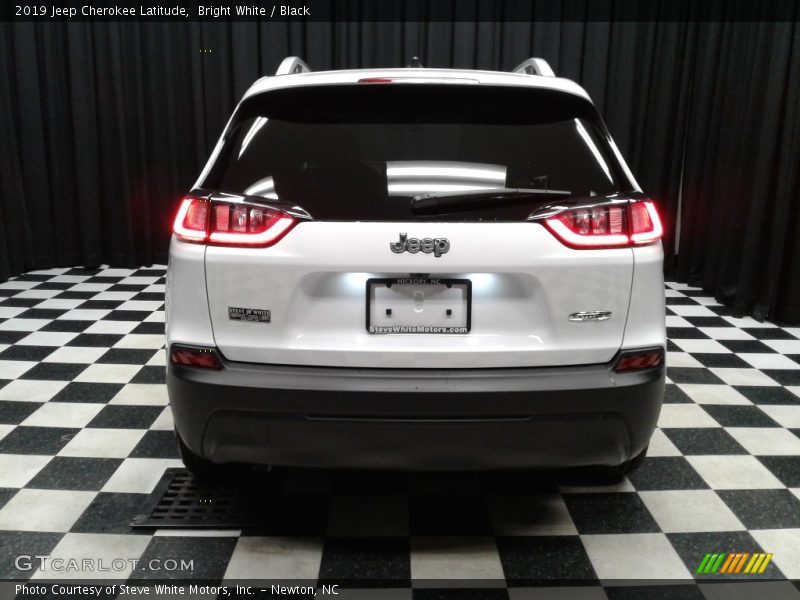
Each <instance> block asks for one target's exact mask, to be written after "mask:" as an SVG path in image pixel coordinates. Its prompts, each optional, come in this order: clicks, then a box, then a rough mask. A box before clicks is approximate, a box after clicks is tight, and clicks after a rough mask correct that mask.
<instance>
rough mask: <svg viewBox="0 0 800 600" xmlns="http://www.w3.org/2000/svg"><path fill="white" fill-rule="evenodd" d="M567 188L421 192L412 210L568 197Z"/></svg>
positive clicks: (432, 211)
mask: <svg viewBox="0 0 800 600" xmlns="http://www.w3.org/2000/svg"><path fill="white" fill-rule="evenodd" d="M571 195H572V192H570V191H567V190H544V189H537V188H496V189H491V190H473V191H468V192H445V193H442V194H420V195H418V196H414V197H413V198H412V199H411V210H412V212H413V213H414V214H417V215H438V214H441V213H447V212H455V211H460V210H474V209H481V208H492V207H496V206H504V205H507V204H511V203H516V202H524V201H525V200H527V199H528V198H531V197H532V196H536V197H537V198H567V197H569V196H571Z"/></svg>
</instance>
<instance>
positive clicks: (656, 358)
mask: <svg viewBox="0 0 800 600" xmlns="http://www.w3.org/2000/svg"><path fill="white" fill-rule="evenodd" d="M663 363H664V351H663V350H662V349H661V348H658V349H655V350H644V351H641V352H628V353H626V354H623V355H622V356H620V357H619V360H617V364H616V365H614V370H615V371H616V372H617V373H621V372H623V371H639V370H642V369H652V368H654V367H660V366H661V365H662V364H663Z"/></svg>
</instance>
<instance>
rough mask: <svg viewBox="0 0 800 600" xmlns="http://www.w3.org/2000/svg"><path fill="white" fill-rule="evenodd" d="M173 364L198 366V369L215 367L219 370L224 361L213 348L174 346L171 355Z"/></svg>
mask: <svg viewBox="0 0 800 600" xmlns="http://www.w3.org/2000/svg"><path fill="white" fill-rule="evenodd" d="M169 359H170V362H171V363H172V364H173V365H181V366H184V367H196V368H198V369H213V370H215V371H219V370H220V369H221V368H222V363H221V362H220V360H219V356H217V353H216V352H215V351H214V350H213V349H212V348H188V347H186V346H173V347H172V349H171V351H170V355H169Z"/></svg>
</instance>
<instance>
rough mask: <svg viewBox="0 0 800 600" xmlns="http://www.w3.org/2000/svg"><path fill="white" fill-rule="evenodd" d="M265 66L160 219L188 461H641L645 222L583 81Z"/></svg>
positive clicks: (656, 357) (648, 266)
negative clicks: (165, 220)
mask: <svg viewBox="0 0 800 600" xmlns="http://www.w3.org/2000/svg"><path fill="white" fill-rule="evenodd" d="M279 73H281V76H275V77H268V78H267V77H265V78H263V79H260V80H259V81H257V82H256V83H255V84H253V86H252V87H251V88H250V89H249V90H248V91H247V93H246V94H245V95H244V98H243V99H242V101H241V102H240V104H239V105H238V107H237V108H236V110H235V111H234V113H233V116H232V117H231V119H230V121H229V123H228V125H227V126H226V128H225V130H224V133H223V134H222V137H221V139H220V141H219V142H218V144H217V146H216V148H215V149H214V151H213V154H212V156H211V158H210V159H209V161H208V164H207V165H206V167H205V169H204V170H203V172H202V174H201V175H200V178H199V179H198V181H197V183H196V184H195V186H194V189H193V190H192V192H191V194H190V195H189V196H187V197H186V198H185V199H184V200H183V201H182V203H181V205H180V208H179V210H178V213H177V216H176V219H175V224H174V235H173V238H172V242H171V248H170V262H169V272H168V278H167V342H168V352H169V361H168V363H169V366H168V377H167V385H168V389H169V398H170V404H171V406H172V410H173V414H174V420H175V428H176V433H177V436H178V438H179V445H180V448H181V453H182V456H183V459H184V462H186V464H187V466H189V467H190V468H191V469H192V470H194V471H195V472H203V471H209V470H213V468H214V467H215V465H219V464H223V463H234V462H245V463H261V464H276V465H295V466H323V467H324V466H348V467H376V468H383V467H386V468H422V469H462V468H497V467H570V466H585V465H598V466H603V465H604V466H607V467H612V468H614V469H616V470H618V471H619V472H623V471H624V470H625V469H626V468H628V467H630V466H631V465H632V464H633V463H634V462H635V459H636V458H637V457H639V456H642V453H643V452H644V450H645V449H646V446H647V444H648V441H649V438H650V436H651V434H652V432H653V429H654V427H655V425H656V420H657V418H658V414H659V410H660V406H661V400H662V394H663V386H664V370H665V367H664V350H665V343H666V342H665V326H664V296H663V276H662V249H661V242H660V236H661V224H660V221H659V218H658V215H657V213H656V211H655V209H654V207H653V205H652V203H651V202H649V201H646V200H644V199H643V198H642V192H641V190H640V188H639V186H638V184H637V183H636V181H635V180H634V178H633V176H632V175H631V173H630V171H629V169H628V167H627V166H626V164H625V162H624V160H623V158H622V156H621V155H620V153H619V151H618V150H617V148H616V146H615V145H614V143H613V141H612V140H611V138H610V136H609V134H608V132H607V130H606V128H605V126H604V124H603V122H602V120H601V119H600V117H599V115H598V113H597V111H596V110H595V108H594V106H593V104H592V102H591V100H590V99H589V97H588V95H587V94H586V92H585V91H584V90H583V89H582V88H581V87H579V86H578V85H577V84H575V83H573V82H572V81H569V80H566V79H561V78H557V77H554V76H552V71H549V67H548V66H547V65H546V63H544V62H543V61H541V60H540V59H529V60H528V61H526V62H525V63H523V65H521V66H520V68H519V69H517V70H516V71H515V72H513V73H498V72H484V71H464V70H440V69H422V68H413V69H377V70H350V71H331V72H319V73H312V72H309V70H308V68H307V67H306V66H305V65H304V63H302V61H300V60H299V59H296V58H289V59H287V60H286V61H284V64H283V65H282V66H281V69H279ZM283 73H286V74H283Z"/></svg>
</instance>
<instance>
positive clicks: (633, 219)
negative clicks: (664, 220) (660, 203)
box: [544, 201, 664, 249]
mask: <svg viewBox="0 0 800 600" xmlns="http://www.w3.org/2000/svg"><path fill="white" fill-rule="evenodd" d="M544 222H545V225H547V227H548V228H549V229H550V231H551V232H553V234H554V235H555V236H556V237H557V238H558V239H559V241H561V243H563V244H564V245H566V246H569V247H570V248H580V249H598V248H625V247H628V246H643V245H646V244H653V243H655V242H657V241H658V240H660V239H661V236H662V234H663V233H664V230H663V227H662V225H661V219H659V217H658V212H657V211H656V208H655V206H654V205H653V203H652V202H650V201H644V202H629V203H627V204H623V203H613V204H598V205H595V206H586V207H578V208H571V209H567V210H563V211H562V212H560V213H558V214H555V215H553V216H552V217H549V218H548V219H545V221H544Z"/></svg>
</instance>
